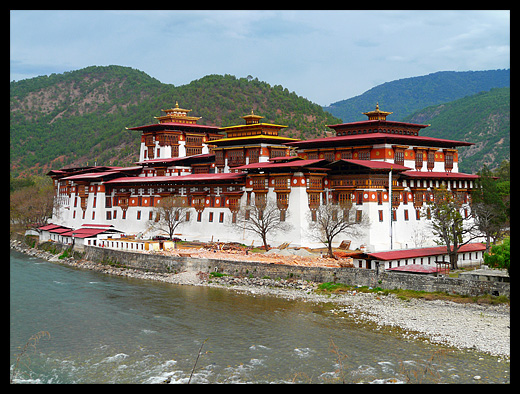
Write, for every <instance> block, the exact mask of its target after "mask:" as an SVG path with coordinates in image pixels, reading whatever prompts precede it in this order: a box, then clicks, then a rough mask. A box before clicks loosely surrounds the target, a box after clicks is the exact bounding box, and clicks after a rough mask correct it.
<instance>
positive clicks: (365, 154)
mask: <svg viewBox="0 0 520 394" xmlns="http://www.w3.org/2000/svg"><path fill="white" fill-rule="evenodd" d="M358 159H359V160H370V150H368V149H364V150H361V151H359V152H358Z"/></svg>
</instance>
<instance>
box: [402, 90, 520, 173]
mask: <svg viewBox="0 0 520 394" xmlns="http://www.w3.org/2000/svg"><path fill="white" fill-rule="evenodd" d="M510 90H511V89H510V88H509V87H506V88H497V89H491V90H490V91H489V92H480V93H477V94H474V95H472V96H468V97H464V98H461V99H458V100H455V101H452V102H449V103H445V104H440V105H435V106H432V107H428V108H424V109H422V110H420V111H418V112H415V113H414V114H413V115H410V116H408V117H406V118H405V119H403V121H405V122H411V123H423V124H431V126H430V127H428V128H426V129H424V130H422V131H421V135H424V136H430V137H435V138H446V139H452V140H457V141H469V142H473V143H474V144H475V145H473V146H468V147H461V148H460V149H459V171H460V172H466V173H475V172H476V171H477V170H479V169H480V168H482V166H483V165H487V166H488V167H489V168H491V169H494V168H497V167H498V166H499V165H500V163H502V161H503V160H509V159H510V152H509V149H510V144H511V142H510V118H511V115H510Z"/></svg>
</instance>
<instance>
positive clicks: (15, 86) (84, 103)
mask: <svg viewBox="0 0 520 394" xmlns="http://www.w3.org/2000/svg"><path fill="white" fill-rule="evenodd" d="M176 101H178V102H179V105H180V106H181V107H184V108H188V109H192V110H193V112H192V114H193V115H194V116H201V117H202V119H200V120H199V123H200V124H206V125H214V126H221V127H224V126H230V125H235V124H241V123H242V122H243V120H242V119H240V116H243V115H245V114H248V113H250V112H251V109H254V111H255V113H256V114H258V115H261V116H264V117H265V119H264V121H265V122H269V123H276V124H282V125H287V126H289V127H287V128H286V129H284V130H283V134H284V135H287V136H289V137H295V138H301V139H307V138H317V137H321V136H324V135H325V130H326V125H327V124H335V123H340V122H341V121H340V119H338V118H335V117H334V116H332V115H331V114H330V113H328V112H325V111H323V109H322V108H321V106H319V105H317V104H314V103H312V102H310V101H308V100H307V99H305V98H303V97H301V96H298V95H297V94H296V93H294V92H289V91H288V90H287V89H286V88H285V89H284V88H283V87H282V86H280V85H275V86H271V85H269V84H268V83H266V82H262V81H258V79H257V78H254V79H253V78H251V77H249V78H236V77H234V76H232V75H224V76H222V75H208V76H206V77H203V78H201V79H198V80H196V81H192V82H191V83H189V84H187V85H182V86H174V85H169V84H163V83H161V82H160V81H158V80H157V79H155V78H152V77H150V76H149V75H147V74H146V73H144V72H142V71H139V70H136V69H132V68H130V67H122V66H106V67H98V66H91V67H87V68H84V69H81V70H76V71H71V72H66V73H63V74H52V75H50V76H41V77H36V78H31V79H26V80H22V81H17V82H11V84H10V107H11V112H10V113H11V121H10V158H11V160H10V161H11V163H10V167H11V173H12V175H13V176H15V177H16V176H20V175H29V174H43V173H45V172H47V171H48V170H50V169H55V168H60V167H63V166H66V165H83V164H86V163H87V162H88V163H89V164H91V165H92V164H94V162H97V164H98V165H129V164H130V165H131V164H133V162H135V161H137V160H138V159H139V157H138V154H139V144H140V141H141V134H140V133H139V132H135V131H129V130H126V129H125V127H133V126H140V125H144V124H150V123H157V120H156V119H154V116H160V115H162V112H161V109H167V108H172V107H173V106H174V105H175V102H176Z"/></svg>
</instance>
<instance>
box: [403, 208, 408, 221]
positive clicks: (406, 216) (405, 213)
mask: <svg viewBox="0 0 520 394" xmlns="http://www.w3.org/2000/svg"><path fill="white" fill-rule="evenodd" d="M404 220H408V209H405V210H404Z"/></svg>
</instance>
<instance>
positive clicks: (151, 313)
mask: <svg viewBox="0 0 520 394" xmlns="http://www.w3.org/2000/svg"><path fill="white" fill-rule="evenodd" d="M329 311H330V306H329V305H327V304H317V303H312V302H304V301H301V300H285V299H282V298H277V297H273V296H259V295H253V294H251V295H247V294H238V293H236V292H234V291H232V290H227V289H221V288H211V287H204V286H187V285H172V284H167V283H160V282H152V281H145V280H139V279H131V278H124V277H117V276H109V275H105V274H101V273H98V272H94V271H87V270H80V269H75V268H71V267H67V266H62V265H59V264H55V263H50V262H47V261H45V260H41V259H38V258H34V257H29V256H27V255H24V254H22V253H19V252H16V251H13V250H11V255H10V353H11V358H10V364H11V371H12V370H13V365H14V363H15V360H16V355H17V354H18V353H19V352H20V348H21V347H23V345H24V344H25V343H26V342H27V340H28V339H29V338H30V337H31V336H32V335H34V334H36V333H37V332H40V331H47V332H48V333H49V334H50V337H47V336H46V337H44V338H42V339H40V341H39V342H38V343H37V344H36V347H35V348H29V349H28V351H27V352H26V353H25V354H24V356H23V357H22V358H21V361H22V362H21V363H20V366H19V368H18V371H17V373H16V378H15V380H14V382H16V383H160V382H163V381H164V380H168V381H169V382H170V383H187V382H188V380H189V379H190V375H191V373H192V370H193V367H194V365H195V360H196V358H197V355H198V353H199V349H201V345H202V351H201V355H200V357H199V360H198V362H197V363H196V368H195V370H194V371H193V376H192V379H191V383H292V382H295V383H336V382H343V381H345V382H349V383H350V382H366V383H390V382H392V383H401V382H403V383H406V382H414V383H415V382H422V383H427V382H428V383H429V382H440V383H474V382H477V381H475V380H474V376H475V375H479V376H481V377H482V380H480V381H478V382H486V383H508V382H509V381H510V369H509V363H506V362H498V359H497V358H496V357H492V356H488V355H485V354H482V353H478V352H475V351H453V350H449V349H444V348H442V347H440V346H436V345H432V344H426V343H423V342H421V341H411V340H403V339H402V338H400V337H399V336H398V335H397V334H395V333H389V332H386V331H376V330H373V329H371V328H370V326H366V327H365V326H362V325H359V324H356V323H354V322H353V321H352V320H350V319H349V318H348V316H337V315H334V314H332V313H330V312H329ZM204 341H205V342H204ZM203 342H204V343H203ZM429 360H431V361H429ZM425 371H426V372H425Z"/></svg>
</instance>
